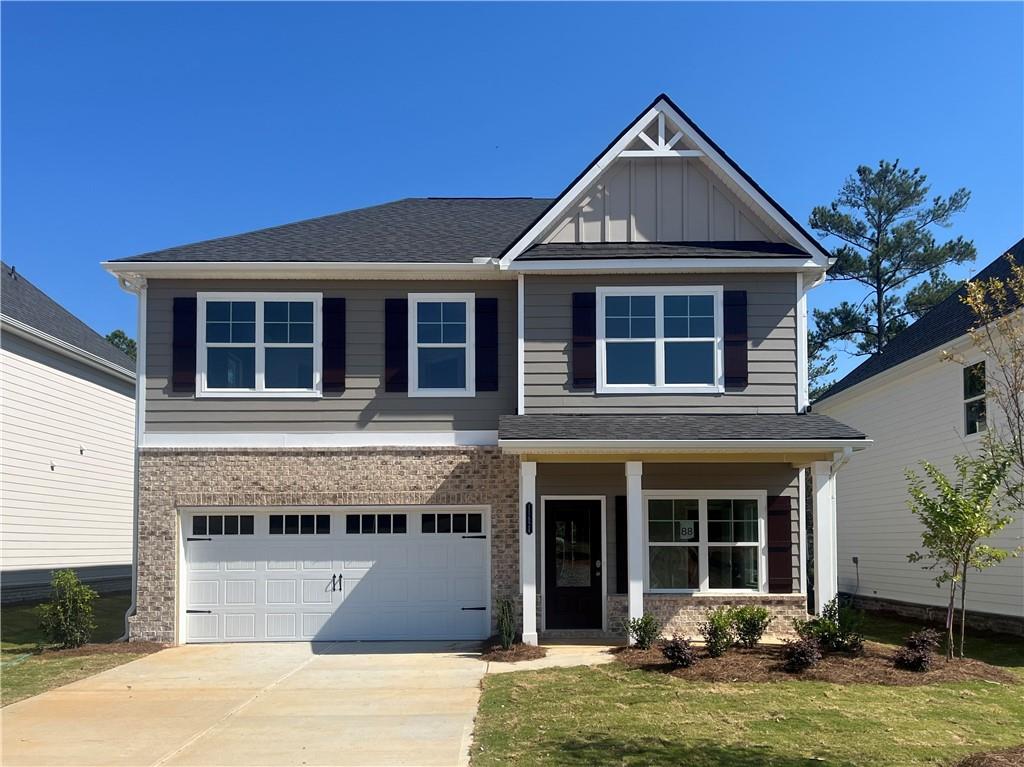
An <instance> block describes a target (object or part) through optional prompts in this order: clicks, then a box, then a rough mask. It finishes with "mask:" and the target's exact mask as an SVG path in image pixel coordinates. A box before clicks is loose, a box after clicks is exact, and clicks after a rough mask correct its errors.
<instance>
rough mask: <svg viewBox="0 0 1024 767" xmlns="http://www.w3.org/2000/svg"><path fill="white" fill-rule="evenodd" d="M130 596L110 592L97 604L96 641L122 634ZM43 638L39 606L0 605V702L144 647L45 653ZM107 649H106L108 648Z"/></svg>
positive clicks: (80, 674) (75, 676)
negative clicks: (70, 654)
mask: <svg viewBox="0 0 1024 767" xmlns="http://www.w3.org/2000/svg"><path fill="white" fill-rule="evenodd" d="M130 601H131V597H130V595H128V594H107V595H103V596H101V597H99V598H98V599H97V600H96V601H95V602H94V603H93V604H94V609H95V618H96V624H97V628H96V630H95V632H93V637H92V641H93V642H112V641H113V640H115V639H117V638H118V637H119V636H121V634H123V633H124V612H125V610H127V609H128V605H129V603H130ZM44 647H45V640H44V639H43V636H42V634H41V633H40V631H39V618H38V616H37V614H36V610H35V605H5V606H4V607H2V608H0V702H2V705H5V706H6V705H7V704H9V703H14V702H15V701H17V700H21V699H22V698H28V697H30V696H32V695H38V694H39V693H41V692H44V691H46V690H50V689H53V688H54V687H60V686H61V685H65V684H68V683H70V682H74V681H75V680H77V679H82V678H83V677H87V676H91V675H92V674H96V673H98V672H100V671H105V670H106V669H108V668H113V667H114V666H119V665H121V664H122V663H126V662H127V661H130V660H134V659H135V658H137V657H139V654H140V651H143V652H149V649H148V648H146V649H143V648H137V649H132V647H131V645H129V644H127V643H125V644H124V652H109V651H105V652H99V653H94V654H85V655H72V656H66V655H63V654H61V653H41V652H40V651H41V650H42V649H43V648H44ZM104 649H106V648H104Z"/></svg>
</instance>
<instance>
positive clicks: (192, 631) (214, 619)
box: [185, 613, 220, 642]
mask: <svg viewBox="0 0 1024 767" xmlns="http://www.w3.org/2000/svg"><path fill="white" fill-rule="evenodd" d="M185 618H186V622H185V635H186V636H187V637H188V640H189V641H190V642H216V641H218V640H219V639H220V616H219V615H212V614H211V615H200V614H195V613H190V614H188V615H186V616H185Z"/></svg>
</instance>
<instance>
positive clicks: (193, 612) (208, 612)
mask: <svg viewBox="0 0 1024 767" xmlns="http://www.w3.org/2000/svg"><path fill="white" fill-rule="evenodd" d="M185 612H186V613H187V614H189V615H212V614H213V610H186V611H185Z"/></svg>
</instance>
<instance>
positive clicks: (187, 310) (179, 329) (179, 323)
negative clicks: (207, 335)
mask: <svg viewBox="0 0 1024 767" xmlns="http://www.w3.org/2000/svg"><path fill="white" fill-rule="evenodd" d="M173 328H174V337H173V339H172V342H171V391H178V392H193V393H194V392H195V390H196V298H195V296H178V297H177V298H175V299H174V320H173Z"/></svg>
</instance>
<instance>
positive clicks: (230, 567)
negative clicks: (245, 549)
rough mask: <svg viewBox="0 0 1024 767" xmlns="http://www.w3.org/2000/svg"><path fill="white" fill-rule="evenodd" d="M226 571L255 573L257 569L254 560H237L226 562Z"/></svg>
mask: <svg viewBox="0 0 1024 767" xmlns="http://www.w3.org/2000/svg"><path fill="white" fill-rule="evenodd" d="M224 569H225V570H226V571H228V572H246V573H248V572H253V571H254V570H255V569H256V562H255V560H252V559H245V560H243V559H236V560H228V561H225V562H224Z"/></svg>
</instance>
